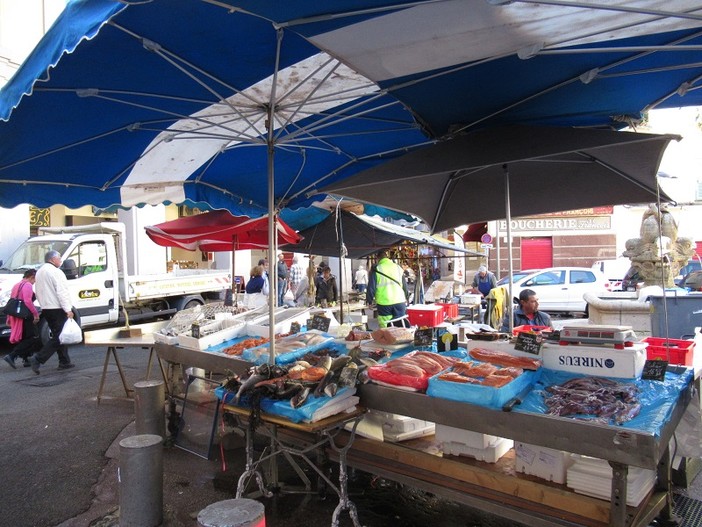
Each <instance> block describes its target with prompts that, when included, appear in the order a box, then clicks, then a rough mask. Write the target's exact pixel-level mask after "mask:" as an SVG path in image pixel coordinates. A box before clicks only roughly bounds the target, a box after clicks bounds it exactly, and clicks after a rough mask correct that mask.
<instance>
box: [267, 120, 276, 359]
mask: <svg viewBox="0 0 702 527" xmlns="http://www.w3.org/2000/svg"><path fill="white" fill-rule="evenodd" d="M270 122H271V123H272V121H270ZM274 154H275V148H274V146H273V139H272V138H271V139H269V142H268V338H269V343H268V345H269V346H270V347H269V348H268V363H269V364H271V365H272V364H275V308H276V307H277V305H278V274H277V273H271V270H272V269H273V265H275V263H276V256H275V255H276V253H277V241H278V240H277V236H276V231H277V230H278V216H277V215H276V213H275V188H274V179H275V178H274V165H273V158H274Z"/></svg>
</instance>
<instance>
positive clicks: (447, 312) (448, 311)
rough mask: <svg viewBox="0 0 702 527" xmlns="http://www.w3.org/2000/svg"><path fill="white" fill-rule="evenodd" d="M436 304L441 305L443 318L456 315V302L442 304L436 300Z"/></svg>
mask: <svg viewBox="0 0 702 527" xmlns="http://www.w3.org/2000/svg"><path fill="white" fill-rule="evenodd" d="M436 305H437V306H441V308H442V309H443V310H444V318H456V317H457V316H458V304H442V303H441V302H436Z"/></svg>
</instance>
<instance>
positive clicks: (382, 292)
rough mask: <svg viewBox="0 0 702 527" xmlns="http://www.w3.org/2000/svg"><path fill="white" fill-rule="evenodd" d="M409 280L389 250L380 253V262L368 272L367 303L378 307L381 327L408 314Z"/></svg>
mask: <svg viewBox="0 0 702 527" xmlns="http://www.w3.org/2000/svg"><path fill="white" fill-rule="evenodd" d="M407 298H408V293H407V282H406V281H405V277H404V271H403V270H402V267H400V266H399V265H397V264H396V263H395V262H393V261H392V260H391V259H390V258H388V253H387V251H385V250H383V251H380V252H379V253H378V263H377V264H376V265H375V266H374V267H373V268H372V269H371V272H370V273H369V274H368V289H367V290H366V304H368V305H369V306H370V305H373V303H375V304H376V305H377V307H378V324H379V325H380V327H381V328H385V327H387V325H388V321H390V320H393V319H396V318H401V317H404V316H405V315H406V314H407Z"/></svg>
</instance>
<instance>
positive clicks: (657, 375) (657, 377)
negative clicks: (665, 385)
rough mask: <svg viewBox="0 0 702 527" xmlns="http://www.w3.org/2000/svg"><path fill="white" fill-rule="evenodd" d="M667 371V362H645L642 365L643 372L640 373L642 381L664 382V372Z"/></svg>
mask: <svg viewBox="0 0 702 527" xmlns="http://www.w3.org/2000/svg"><path fill="white" fill-rule="evenodd" d="M667 369H668V361H667V360H647V361H646V362H645V363H644V367H643V372H642V373H641V378H642V379H648V380H651V381H664V380H665V371H666V370H667Z"/></svg>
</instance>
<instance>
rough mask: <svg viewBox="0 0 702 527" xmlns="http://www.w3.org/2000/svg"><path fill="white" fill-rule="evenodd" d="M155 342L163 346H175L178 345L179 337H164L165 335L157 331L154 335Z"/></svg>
mask: <svg viewBox="0 0 702 527" xmlns="http://www.w3.org/2000/svg"><path fill="white" fill-rule="evenodd" d="M154 342H160V343H162V344H172V345H174V346H175V345H176V344H178V336H177V335H164V334H163V333H160V332H158V331H156V332H155V333H154Z"/></svg>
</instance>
